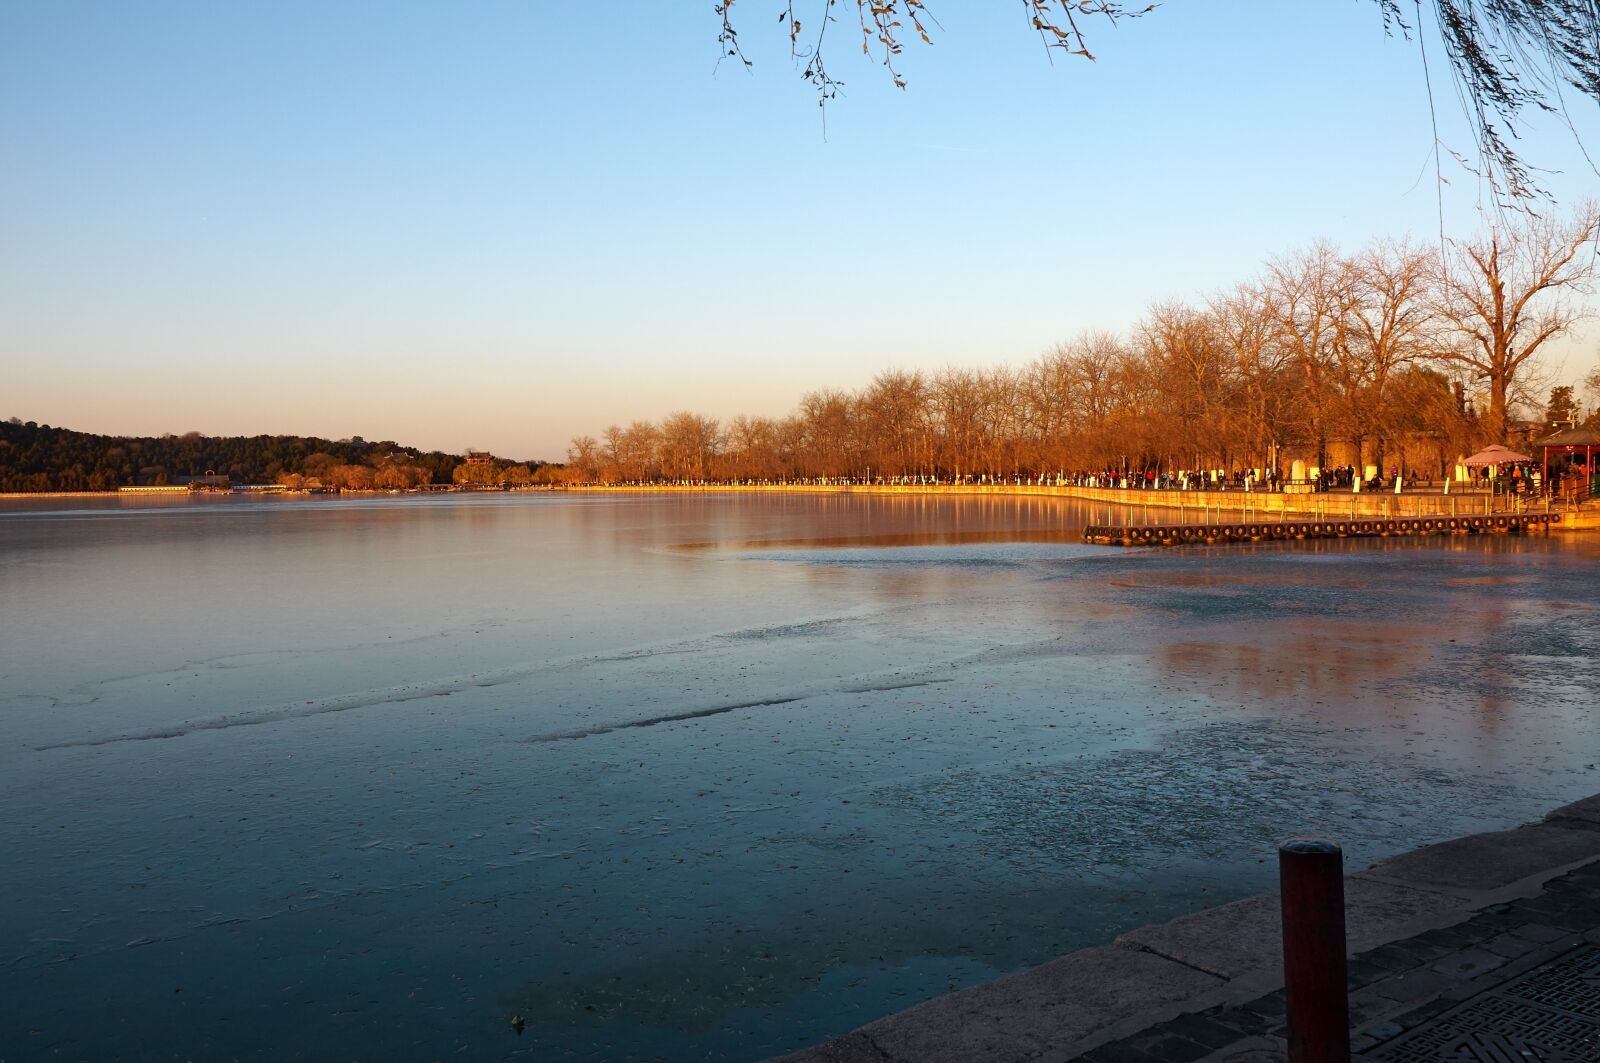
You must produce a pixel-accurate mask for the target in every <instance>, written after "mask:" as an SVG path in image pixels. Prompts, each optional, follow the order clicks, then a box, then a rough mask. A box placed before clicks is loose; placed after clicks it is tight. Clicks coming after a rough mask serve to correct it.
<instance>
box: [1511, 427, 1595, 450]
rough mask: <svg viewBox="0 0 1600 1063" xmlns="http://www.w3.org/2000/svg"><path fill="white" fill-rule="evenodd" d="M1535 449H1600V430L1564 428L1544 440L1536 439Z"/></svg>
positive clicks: (1533, 443) (1533, 444) (1532, 444)
mask: <svg viewBox="0 0 1600 1063" xmlns="http://www.w3.org/2000/svg"><path fill="white" fill-rule="evenodd" d="M1528 445H1529V446H1534V447H1600V428H1563V429H1562V430H1561V431H1559V432H1556V433H1554V434H1552V435H1547V436H1545V437H1544V438H1543V439H1535V440H1533V441H1532V442H1531V443H1529V444H1528Z"/></svg>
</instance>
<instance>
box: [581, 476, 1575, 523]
mask: <svg viewBox="0 0 1600 1063" xmlns="http://www.w3.org/2000/svg"><path fill="white" fill-rule="evenodd" d="M567 490H569V491H615V492H641V491H643V492H669V493H670V492H688V493H704V494H718V493H728V492H734V493H745V492H813V493H819V494H872V495H936V494H949V495H1049V496H1054V497H1056V498H1073V499H1078V500H1080V501H1088V502H1104V503H1107V504H1110V505H1116V506H1124V507H1128V509H1129V510H1130V519H1132V520H1134V521H1135V522H1137V523H1161V522H1168V523H1184V522H1189V523H1202V522H1204V521H1206V520H1225V519H1234V518H1241V519H1244V520H1273V519H1277V518H1280V517H1281V518H1282V519H1284V520H1297V519H1305V520H1319V519H1323V518H1328V519H1338V518H1341V517H1343V518H1347V519H1348V518H1355V517H1438V516H1444V517H1451V516H1464V517H1470V516H1476V515H1480V514H1486V513H1511V512H1517V511H1519V510H1518V507H1517V505H1516V502H1515V500H1514V499H1512V498H1511V497H1508V496H1505V495H1501V496H1497V497H1490V496H1488V495H1484V494H1453V495H1446V494H1442V493H1436V492H1431V491H1430V492H1412V493H1401V494H1398V495H1397V494H1394V493H1393V492H1392V491H1391V492H1372V493H1368V494H1359V495H1356V494H1292V495H1291V494H1274V493H1270V492H1266V491H1253V492H1245V491H1178V490H1169V491H1153V490H1152V491H1136V490H1122V489H1120V488H1111V487H1054V486H1046V485H1032V484H1017V485H1012V484H960V485H956V484H937V485H931V486H896V485H890V484H883V485H879V484H874V485H872V486H867V485H865V484H838V485H835V484H739V485H725V484H724V485H710V484H708V485H697V484H649V485H641V486H631V487H629V486H599V485H583V486H572V487H569V488H567ZM1522 508H1523V509H1524V510H1525V511H1527V512H1538V513H1543V512H1545V511H1546V507H1545V504H1544V503H1543V502H1540V503H1538V504H1537V505H1529V506H1526V507H1522ZM1556 508H1557V511H1559V507H1556ZM1154 511H1160V512H1154ZM1584 512H1585V513H1586V514H1587V512H1588V511H1584ZM1588 515H1589V516H1590V517H1591V518H1592V519H1590V520H1589V521H1588V523H1587V524H1583V525H1579V524H1575V523H1574V522H1573V521H1571V520H1563V521H1562V524H1563V526H1564V527H1575V526H1587V527H1595V526H1597V521H1600V512H1597V513H1595V514H1588ZM1174 518H1176V520H1175V519H1174Z"/></svg>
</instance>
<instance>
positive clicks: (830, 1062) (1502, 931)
mask: <svg viewBox="0 0 1600 1063" xmlns="http://www.w3.org/2000/svg"><path fill="white" fill-rule="evenodd" d="M1345 892H1346V913H1347V920H1348V926H1349V943H1350V955H1351V957H1352V959H1351V961H1350V970H1349V974H1350V990H1351V997H1350V1012H1351V1025H1352V1031H1353V1043H1352V1046H1351V1047H1352V1050H1353V1052H1354V1053H1355V1058H1357V1059H1370V1060H1386V1061H1416V1063H1429V1061H1440V1063H1443V1061H1450V1063H1460V1061H1475V1060H1483V1061H1489V1060H1495V1061H1502V1060H1503V1061H1509V1060H1529V1061H1543V1063H1561V1061H1574V1063H1576V1061H1585V1063H1592V1061H1594V1060H1597V1059H1600V795H1596V796H1595V797H1591V798H1588V799H1587V800H1584V801H1579V802H1577V803H1575V804H1571V805H1567V806H1566V807H1564V808H1560V809H1557V810H1556V811H1554V812H1552V813H1551V814H1550V815H1549V816H1547V817H1545V819H1544V821H1543V822H1541V823H1537V824H1530V825H1527V826H1523V827H1518V828H1516V829H1515V830H1508V831H1496V832H1493V833H1489V834H1478V835H1473V836H1470V837H1467V838H1459V839H1456V840H1454V841H1449V842H1444V843H1441V844H1439V845H1433V846H1429V847H1427V848H1425V849H1419V850H1416V851H1414V852H1410V853H1406V854H1403V855H1401V856H1397V857H1394V858H1392V859H1390V860H1386V861H1384V862H1382V863H1380V864H1377V865H1375V866H1374V867H1372V868H1370V869H1368V870H1366V871H1363V872H1361V873H1359V874H1356V875H1352V876H1350V877H1348V878H1347V879H1346V880H1345ZM1282 987H1283V974H1282V940H1281V937H1280V935H1279V912H1278V898H1277V894H1276V893H1267V894H1261V895H1258V896H1256V897H1250V898H1246V899H1245V900H1242V901H1238V902H1235V903H1233V904H1229V905H1224V906H1222V907H1220V908H1212V909H1209V910H1206V911H1202V912H1197V913H1194V914H1192V915H1187V916H1183V917H1181V918H1179V919H1175V920H1173V921H1172V922H1170V923H1165V924H1161V925H1158V926H1150V927H1144V928H1141V929H1139V930H1135V931H1132V932H1130V933H1128V934H1125V935H1123V936H1122V937H1121V938H1118V939H1117V941H1116V942H1115V943H1114V944H1112V945H1107V946H1102V947H1099V948H1091V949H1085V950H1082V951H1081V952H1075V953H1072V954H1070V955H1067V956H1064V957H1062V958H1061V959H1058V960H1053V961H1051V962H1049V963H1046V964H1043V965H1042V966H1040V967H1036V968H1033V969H1032V970H1029V971H1023V972H1021V973H1019V974H1015V975H1011V976H1009V977H1006V978H1002V979H1000V980H998V981H996V982H991V983H989V984H987V985H982V986H977V987H974V988H972V989H968V990H964V991H962V992H960V993H953V994H951V995H949V996H945V997H939V998H936V999H934V1000H930V1001H928V1002H926V1003H924V1004H921V1005H918V1006H917V1007H914V1008H911V1009H910V1010H908V1011H904V1012H901V1013H900V1014H898V1015H891V1016H889V1017H888V1018H885V1019H880V1020H879V1021H877V1022H875V1023H872V1024H870V1025H868V1026H865V1027H863V1028H861V1029H860V1030H857V1031H856V1032H855V1033H852V1034H848V1035H846V1036H845V1037H842V1038H840V1039H838V1040H836V1041H832V1042H829V1043H828V1044H825V1045H821V1046H819V1047H817V1048H813V1049H808V1050H806V1051H803V1052H799V1053H795V1054H794V1055H791V1056H787V1057H784V1060H785V1063H912V1061H916V1063H966V1061H969V1060H986V1061H994V1063H1023V1061H1027V1063H1066V1061H1069V1060H1083V1061H1085V1063H1192V1061H1201V1060H1203V1061H1207V1063H1267V1061H1273V1060H1281V1059H1283V1058H1284V1057H1285V1052H1286V1042H1285V1040H1284V1002H1283V991H1282Z"/></svg>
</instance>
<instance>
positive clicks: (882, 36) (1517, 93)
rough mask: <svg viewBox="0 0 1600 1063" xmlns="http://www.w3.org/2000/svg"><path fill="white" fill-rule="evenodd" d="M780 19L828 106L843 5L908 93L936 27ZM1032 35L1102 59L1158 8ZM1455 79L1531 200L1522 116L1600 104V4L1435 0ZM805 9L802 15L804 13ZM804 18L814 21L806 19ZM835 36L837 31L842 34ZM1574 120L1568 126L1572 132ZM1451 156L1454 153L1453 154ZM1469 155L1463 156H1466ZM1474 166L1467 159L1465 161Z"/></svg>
mask: <svg viewBox="0 0 1600 1063" xmlns="http://www.w3.org/2000/svg"><path fill="white" fill-rule="evenodd" d="M736 2H737V0H721V2H720V3H718V4H717V6H716V12H717V15H718V16H719V18H720V19H721V30H720V32H719V33H718V36H717V43H718V45H719V46H720V49H721V54H722V55H723V57H725V58H729V59H734V60H736V61H738V62H741V63H743V64H744V65H745V66H749V65H751V61H750V60H749V59H748V58H746V57H745V55H744V51H743V49H742V48H741V47H740V46H739V37H738V32H737V30H736V29H735V28H734V24H733V15H732V11H733V7H734V4H735V3H736ZM777 2H778V3H780V4H781V8H780V10H779V11H778V21H779V23H780V24H782V25H784V26H786V27H787V29H788V33H789V50H790V54H791V55H792V56H793V57H794V59H795V61H796V65H797V66H798V67H800V70H801V77H803V78H804V79H805V80H806V81H807V82H808V83H810V84H811V85H812V86H813V87H814V88H815V89H816V90H817V93H818V101H817V102H818V103H819V104H826V103H827V102H828V101H830V100H832V99H834V98H836V97H837V96H838V94H839V89H840V88H841V87H842V85H843V82H841V81H839V80H838V79H836V78H834V77H833V76H832V75H831V74H830V73H829V72H828V68H827V64H826V62H825V54H826V50H825V46H827V45H829V43H830V40H829V35H828V34H829V29H830V27H832V26H834V25H835V24H836V23H837V21H838V17H839V16H838V14H837V12H838V9H840V8H848V6H849V5H851V4H852V3H853V4H854V6H855V9H856V10H855V15H856V17H855V19H854V20H853V21H855V22H856V26H857V29H858V30H859V33H860V37H861V50H862V53H863V54H864V55H866V56H868V57H869V58H872V59H875V60H877V61H878V62H879V63H881V64H882V65H883V66H884V68H885V69H886V70H887V71H888V74H889V77H890V79H891V80H892V81H893V82H894V84H895V86H896V87H898V88H902V89H903V88H905V87H906V80H905V78H904V77H903V76H901V74H900V70H899V67H898V65H897V60H898V59H899V57H900V56H901V55H902V54H903V52H904V45H905V42H906V41H908V40H910V39H912V38H915V39H919V40H921V41H922V42H923V43H925V44H932V43H933V37H932V32H931V30H930V26H933V27H937V26H938V23H937V21H936V20H935V19H934V18H933V15H932V13H931V12H930V11H929V10H928V6H927V3H926V0H777ZM1019 2H1020V3H1021V5H1022V9H1023V15H1024V16H1025V18H1026V21H1027V25H1028V26H1029V28H1030V29H1031V30H1032V31H1033V32H1035V33H1037V34H1038V36H1039V38H1040V40H1041V42H1042V43H1043V44H1044V46H1045V47H1046V48H1047V49H1049V50H1050V51H1051V53H1052V54H1053V53H1054V52H1055V51H1060V52H1063V53H1065V54H1067V55H1074V56H1078V57H1081V58H1084V59H1089V60H1093V59H1094V53H1093V52H1092V51H1091V50H1090V48H1089V35H1090V34H1089V31H1091V30H1092V28H1093V26H1094V25H1095V24H1102V25H1104V24H1111V25H1114V24H1116V23H1117V22H1118V21H1119V20H1121V19H1123V18H1133V17H1137V16H1140V15H1145V14H1149V13H1150V12H1151V11H1154V10H1155V9H1156V7H1157V6H1158V5H1157V4H1154V3H1150V4H1128V3H1123V2H1118V0H1019ZM1374 2H1375V3H1376V4H1377V5H1378V7H1379V8H1380V10H1381V12H1382V15H1383V20H1384V25H1385V27H1386V28H1388V29H1390V30H1391V31H1392V30H1395V29H1398V30H1399V32H1400V33H1402V34H1404V35H1406V36H1410V35H1411V33H1413V32H1414V31H1416V30H1417V29H1418V28H1419V27H1420V26H1421V23H1422V20H1423V11H1422V5H1423V0H1374ZM1427 2H1428V3H1429V4H1431V6H1432V13H1433V21H1434V24H1435V26H1436V28H1437V30H1438V33H1439V35H1440V37H1441V38H1442V39H1443V42H1444V49H1445V54H1446V56H1447V57H1448V58H1449V61H1450V65H1451V68H1452V70H1453V72H1454V74H1455V79H1456V85H1457V87H1458V89H1459V93H1460V97H1461V101H1462V105H1463V108H1464V109H1465V111H1466V113H1467V116H1468V118H1469V120H1470V121H1471V122H1472V125H1473V135H1474V138H1475V139H1476V141H1477V149H1478V157H1479V159H1480V165H1479V166H1478V167H1477V168H1476V170H1477V172H1479V173H1480V174H1482V175H1483V177H1484V178H1485V179H1486V180H1487V181H1488V182H1489V184H1490V186H1491V188H1492V189H1493V190H1494V193H1495V195H1496V196H1497V197H1499V198H1501V199H1502V200H1506V201H1525V200H1528V199H1531V198H1534V197H1538V196H1541V195H1543V194H1544V191H1543V189H1541V188H1540V187H1539V185H1538V183H1537V181H1536V179H1535V177H1534V173H1535V172H1536V171H1535V168H1534V167H1532V166H1531V165H1530V164H1528V163H1527V162H1525V161H1524V160H1523V159H1522V158H1521V157H1520V156H1519V155H1518V154H1517V152H1516V149H1515V147H1514V146H1513V145H1514V143H1515V141H1516V140H1517V139H1518V136H1519V129H1520V127H1521V121H1522V117H1523V115H1524V113H1525V111H1526V110H1527V109H1529V108H1532V109H1534V110H1536V111H1542V112H1552V113H1559V114H1561V115H1562V117H1563V119H1565V117H1566V116H1565V104H1564V95H1563V93H1564V91H1565V90H1566V89H1569V88H1570V89H1575V90H1576V91H1577V92H1578V93H1579V94H1580V95H1581V96H1583V97H1585V98H1586V99H1587V100H1589V101H1593V102H1594V103H1596V104H1600V0H1427ZM797 7H799V8H801V9H803V10H802V11H801V12H797V11H796V8H797ZM802 15H803V16H804V17H803V18H802ZM836 36H837V33H835V37H836ZM1570 124H1571V123H1570V121H1569V122H1568V125H1569V126H1570ZM1445 150H1448V149H1445ZM1457 157H1458V158H1459V156H1457ZM1465 161H1466V160H1463V162H1465Z"/></svg>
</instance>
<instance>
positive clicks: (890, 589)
mask: <svg viewBox="0 0 1600 1063" xmlns="http://www.w3.org/2000/svg"><path fill="white" fill-rule="evenodd" d="M1091 516H1093V517H1094V518H1095V519H1100V518H1102V517H1103V516H1104V509H1103V507H1096V508H1095V510H1094V511H1093V512H1092V513H1091V511H1090V510H1089V509H1088V508H1087V507H1080V506H1075V505H1073V504H1071V503H1066V502H1063V501H1061V500H1057V499H1047V498H1017V499H1008V498H996V497H968V498H961V497H951V496H938V497H908V496H897V497H884V498H862V497H858V496H846V495H709V496H675V495H574V496H559V495H558V496H539V497H528V496H512V495H482V496H445V497H438V498H424V497H411V496H407V497H378V498H362V499H324V500H317V499H311V500H304V499H303V500H238V499H223V500H218V501H211V502H190V501H186V500H178V501H175V502H174V501H166V500H140V501H136V502H121V501H118V500H114V499H113V500H107V501H102V502H95V503H83V504H78V505H71V506H69V505H68V504H66V503H63V502H62V501H60V500H40V501H37V502H29V503H19V502H0V853H3V854H4V858H3V859H0V999H3V1000H4V1001H5V1006H4V1007H3V1008H0V1058H3V1059H4V1060H6V1061H7V1063H13V1061H18V1060H35V1059H47V1058H48V1059H92V1060H113V1059H140V1060H166V1059H173V1060H184V1059H194V1060H212V1059H224V1058H226V1059H239V1060H252V1061H269V1060H287V1059H297V1058H302V1059H317V1060H323V1059H362V1060H401V1059H404V1060H421V1059H435V1058H445V1057H455V1058H470V1059H499V1058H508V1059H509V1058H525V1059H539V1060H546V1059H569V1058H570V1059H607V1060H609V1059H639V1060H657V1059H665V1060H698V1059H719V1060H720V1059H728V1060H748V1059H758V1058H761V1057H763V1056H766V1055H770V1054H773V1053H776V1052H780V1051H784V1050H788V1049H793V1048H797V1047H801V1046H803V1045H806V1044H809V1043H812V1042H815V1041H818V1040H820V1039H823V1038H825V1037H827V1036H830V1035H834V1034H838V1033H841V1032H844V1031H846V1030H848V1029H850V1028H852V1027H854V1026H857V1025H859V1024H861V1023H862V1022H865V1021H868V1020H870V1019H872V1018H875V1017H877V1016H879V1015H882V1014H885V1013H888V1012H891V1011H894V1010H898V1009H900V1008H903V1007H906V1006H909V1005H910V1004H912V1003H915V1002H916V1001H918V1000H921V999H924V998H927V997H929V996H933V995H936V994H939V993H942V992H945V991H948V990H950V989H954V988H959V987H961V986H965V985H969V984H972V983H975V982H979V981H983V980H987V979H990V978H992V977H995V976H997V975H999V974H1002V973H1005V972H1007V971H1011V970H1015V969H1017V968H1019V967H1023V966H1027V965H1030V964H1033V963H1037V962H1039V961H1042V960H1044V959H1047V958H1049V957H1052V956H1055V955H1058V954H1060V953H1062V952H1065V951H1068V950H1070V949H1073V948H1077V947H1080V946H1083V945H1088V944H1093V943H1100V942H1104V941H1107V940H1109V939H1110V938H1111V937H1112V936H1113V935H1115V934H1117V933H1118V932H1120V931H1122V930H1125V929H1128V928H1131V927H1134V926H1138V925H1141V924H1144V923H1148V922H1151V921H1155V920H1161V919H1166V918H1169V917H1171V916H1173V915H1175V914H1178V913H1180V912H1182V911H1185V910H1188V909H1192V908H1195V907H1201V906H1206V905H1210V904H1215V903H1220V902H1222V901H1224V900H1228V899H1231V898H1234V897H1237V896H1241V895H1243V894H1247V893H1251V892H1255V891H1257V890H1260V889H1263V888H1267V887H1269V886H1270V885H1271V884H1272V883H1273V881H1274V879H1275V873H1276V869H1275V865H1274V863H1273V853H1274V845H1275V842H1276V840H1278V839H1279V838H1281V837H1283V836H1286V835H1289V834H1293V833H1297V832H1316V833H1323V834H1327V835H1330V836H1332V837H1335V838H1337V839H1339V840H1340V841H1342V842H1343V843H1344V845H1345V848H1346V853H1347V859H1348V861H1349V863H1350V864H1351V865H1353V866H1357V867H1359V866H1364V865H1365V864H1367V863H1370V862H1371V861H1373V860H1376V859H1378V858H1380V857H1383V856H1386V855H1388V854H1391V853H1394V852H1397V851H1400V850H1404V849H1409V848H1413V847H1415V846H1417V845H1421V844H1424V843H1427V842H1430V841H1435V840H1439V839H1442V838H1446V837H1450V836H1454V835H1457V834H1461V833H1465V832H1469V831H1474V830H1481V829H1490V828H1498V827H1503V826H1507V825H1510V824H1512V823H1515V822H1518V821H1520V820H1523V819H1527V818H1532V817H1535V816H1537V815H1539V814H1542V813H1543V812H1544V811H1545V810H1547V809H1548V808H1550V807H1552V806H1554V805H1556V804H1559V803H1561V802H1563V801H1566V800H1571V799H1573V798H1577V797H1580V796H1585V795H1588V794H1591V793H1594V792H1595V791H1600V769H1597V766H1596V761H1597V760H1600V733H1597V728H1596V722H1595V706H1596V704H1597V703H1600V612H1597V608H1600V566H1597V564H1596V562H1597V561H1600V549H1597V547H1600V544H1596V543H1595V542H1593V541H1592V540H1583V539H1578V538H1575V537H1573V536H1571V535H1570V534H1567V535H1563V534H1559V533H1558V534H1554V535H1551V536H1548V537H1546V536H1533V537H1529V538H1525V539H1524V538H1504V537H1483V538H1480V537H1472V538H1457V539H1448V540H1447V539H1435V540H1428V541H1422V540H1364V541H1359V542H1344V543H1341V542H1317V543H1290V544H1263V545H1258V546H1253V547H1248V546H1247V547H1237V546H1236V547H1194V548H1185V549H1182V550H1167V551H1159V552H1146V551H1128V550H1121V549H1114V548H1108V547H1090V546H1084V545H1082V544H1081V542H1079V535H1080V530H1081V528H1082V526H1083V525H1084V524H1085V523H1086V522H1088V521H1089V519H1090V518H1091ZM513 1015H520V1016H523V1017H524V1018H525V1020H526V1028H525V1030H524V1031H523V1032H522V1033H521V1035H520V1036H519V1035H518V1034H517V1033H516V1032H515V1031H514V1030H513V1029H512V1025H511V1017H512V1016H513Z"/></svg>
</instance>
